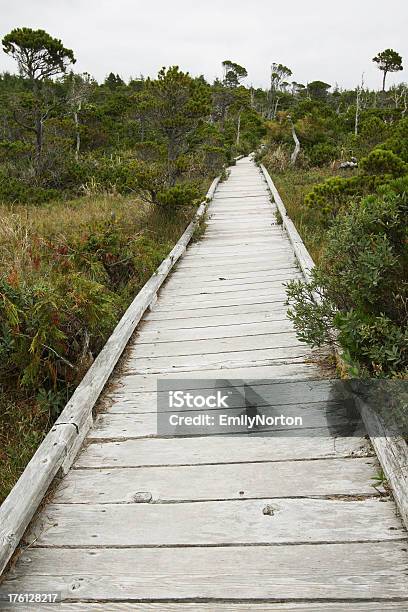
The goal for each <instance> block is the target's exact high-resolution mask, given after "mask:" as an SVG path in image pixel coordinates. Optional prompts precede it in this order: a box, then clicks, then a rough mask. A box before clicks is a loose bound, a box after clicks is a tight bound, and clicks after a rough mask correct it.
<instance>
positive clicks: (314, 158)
mask: <svg viewBox="0 0 408 612" xmlns="http://www.w3.org/2000/svg"><path fill="white" fill-rule="evenodd" d="M308 156H309V159H310V162H311V164H312V166H324V165H326V164H328V163H329V162H331V161H334V160H335V159H336V157H337V156H338V148H337V147H335V146H334V145H333V144H330V143H328V142H321V143H318V144H315V145H313V146H312V147H311V148H310V149H309V151H308Z"/></svg>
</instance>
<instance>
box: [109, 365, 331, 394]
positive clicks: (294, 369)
mask: <svg viewBox="0 0 408 612" xmlns="http://www.w3.org/2000/svg"><path fill="white" fill-rule="evenodd" d="M318 375H319V369H318V367H317V366H316V365H315V364H307V363H290V364H279V363H278V364H276V365H275V364H273V365H268V366H256V365H255V366H253V367H250V366H246V367H229V368H223V367H222V366H217V367H214V368H201V369H200V370H183V374H182V375H180V373H179V372H173V373H166V374H163V373H161V374H159V375H152V374H127V375H126V376H122V377H121V378H120V379H118V380H116V381H115V386H116V388H117V389H120V390H121V391H123V392H124V393H128V392H148V391H156V388H157V380H158V379H159V378H160V380H174V379H177V380H180V378H181V377H182V378H183V379H185V378H194V379H196V380H199V379H202V378H206V379H208V378H223V379H225V378H228V379H235V378H249V379H253V378H256V377H259V378H271V379H274V378H275V379H278V378H281V379H287V380H290V379H294V380H299V379H307V378H310V379H311V380H313V379H315V378H316V376H318Z"/></svg>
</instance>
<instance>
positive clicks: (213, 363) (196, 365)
mask: <svg viewBox="0 0 408 612" xmlns="http://www.w3.org/2000/svg"><path fill="white" fill-rule="evenodd" d="M309 356H310V355H309V352H308V351H307V349H306V348H305V347H302V346H289V347H275V348H270V349H259V350H254V351H231V352H224V353H209V354H205V355H194V354H193V355H188V354H187V355H173V356H170V357H169V356H168V355H163V356H161V357H141V358H137V357H135V358H134V360H133V361H132V362H128V365H127V366H126V368H124V369H123V374H124V375H127V374H129V373H132V374H136V373H137V374H164V373H168V372H173V373H179V375H180V376H183V374H182V373H183V372H190V374H191V375H192V376H194V374H193V372H198V371H201V370H202V368H204V367H205V368H207V369H208V368H214V369H215V368H222V369H223V370H229V369H231V368H238V367H240V368H243V367H248V368H254V367H261V366H263V367H265V366H274V365H277V364H285V365H288V364H295V363H308V360H309Z"/></svg>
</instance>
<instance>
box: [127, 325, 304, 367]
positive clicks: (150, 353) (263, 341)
mask: <svg viewBox="0 0 408 612" xmlns="http://www.w3.org/2000/svg"><path fill="white" fill-rule="evenodd" d="M284 347H302V350H303V353H304V352H305V351H307V352H309V350H308V349H307V348H306V347H305V345H304V344H303V343H301V342H300V341H299V340H298V339H297V338H296V335H295V333H294V332H293V331H292V330H289V331H285V332H281V333H280V334H276V333H270V334H263V335H259V336H242V337H241V336H236V337H232V338H229V337H226V338H208V339H205V340H180V341H176V342H158V343H157V344H156V343H145V344H142V343H141V344H137V343H136V344H135V345H134V346H132V348H131V349H130V353H129V355H130V359H129V364H132V361H133V360H134V359H137V358H140V357H170V356H177V355H198V356H200V357H205V355H207V354H212V355H213V354H217V353H227V352H229V353H233V352H239V351H245V352H247V351H260V350H261V349H273V348H284ZM283 356H284V354H283ZM168 361H169V360H168Z"/></svg>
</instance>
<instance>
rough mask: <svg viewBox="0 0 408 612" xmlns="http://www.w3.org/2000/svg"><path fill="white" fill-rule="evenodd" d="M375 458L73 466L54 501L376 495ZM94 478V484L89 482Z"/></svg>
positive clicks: (191, 499)
mask: <svg viewBox="0 0 408 612" xmlns="http://www.w3.org/2000/svg"><path fill="white" fill-rule="evenodd" d="M376 469H378V463H377V461H376V460H375V459H366V458H364V459H358V458H356V459H332V460H330V461H328V460H327V459H325V460H316V461H299V462H297V464H296V471H294V469H293V465H292V463H291V462H287V461H286V462H285V461H282V462H277V463H239V464H227V465H201V466H184V467H180V466H177V467H158V468H122V469H115V470H109V469H106V468H105V469H96V470H92V472H90V471H89V470H71V472H70V473H69V474H68V476H67V477H66V478H65V479H64V482H63V483H62V485H61V486H60V487H59V488H58V491H57V492H56V494H55V495H54V496H53V500H52V501H53V503H55V504H61V503H71V504H90V503H95V502H97V503H99V504H102V503H105V504H106V503H125V504H131V503H135V495H136V493H137V492H138V491H147V492H149V493H150V494H151V496H152V503H160V502H172V501H173V502H174V501H178V502H180V501H186V500H188V501H208V500H218V499H221V500H232V499H251V498H252V499H253V498H275V497H313V496H324V495H326V496H327V495H359V496H363V495H368V496H372V495H374V494H377V495H378V493H376V491H375V490H374V489H373V487H372V482H373V481H372V480H370V479H372V476H373V472H374V470H376ZM90 481H92V488H91V487H90V486H89V483H90Z"/></svg>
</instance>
